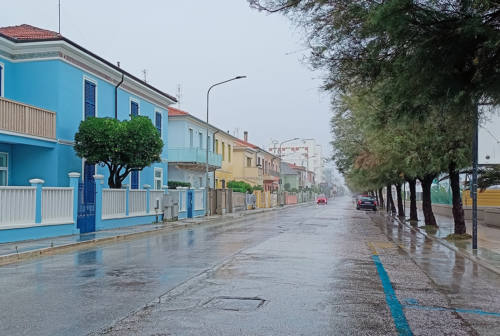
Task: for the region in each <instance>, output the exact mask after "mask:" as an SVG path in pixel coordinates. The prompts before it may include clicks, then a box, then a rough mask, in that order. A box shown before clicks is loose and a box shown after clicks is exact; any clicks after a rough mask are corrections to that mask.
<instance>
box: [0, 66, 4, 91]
mask: <svg viewBox="0 0 500 336" xmlns="http://www.w3.org/2000/svg"><path fill="white" fill-rule="evenodd" d="M3 67H4V66H3V64H2V63H0V97H3V82H4V81H3Z"/></svg>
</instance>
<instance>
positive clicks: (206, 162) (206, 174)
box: [205, 76, 247, 214]
mask: <svg viewBox="0 0 500 336" xmlns="http://www.w3.org/2000/svg"><path fill="white" fill-rule="evenodd" d="M243 78H247V76H236V77H234V78H231V79H227V80H225V81H222V82H219V83H215V84H213V85H212V86H210V87H209V88H208V90H207V143H206V147H207V148H206V157H205V159H206V161H205V189H206V195H207V196H206V209H207V211H206V213H207V214H208V190H209V185H208V131H209V126H208V107H209V102H210V91H211V90H212V89H213V88H214V87H215V86H217V85H221V84H225V83H227V82H231V81H234V80H237V79H243Z"/></svg>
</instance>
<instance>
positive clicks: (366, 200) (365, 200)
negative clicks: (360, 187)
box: [356, 196, 377, 211]
mask: <svg viewBox="0 0 500 336" xmlns="http://www.w3.org/2000/svg"><path fill="white" fill-rule="evenodd" d="M356 209H357V210H360V209H370V210H373V211H377V201H376V200H375V198H374V197H371V196H360V197H358V201H357V202H356Z"/></svg>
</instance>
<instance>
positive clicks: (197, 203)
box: [193, 189, 205, 210]
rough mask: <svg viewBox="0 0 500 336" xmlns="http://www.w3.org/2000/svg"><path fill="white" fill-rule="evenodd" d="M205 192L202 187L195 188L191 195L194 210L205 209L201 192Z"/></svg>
mask: <svg viewBox="0 0 500 336" xmlns="http://www.w3.org/2000/svg"><path fill="white" fill-rule="evenodd" d="M204 193H205V190H204V189H200V190H195V191H194V195H193V208H194V210H203V209H205V204H203V203H204V202H203V199H204V197H203V194H204Z"/></svg>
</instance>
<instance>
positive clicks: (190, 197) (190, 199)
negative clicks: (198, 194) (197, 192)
mask: <svg viewBox="0 0 500 336" xmlns="http://www.w3.org/2000/svg"><path fill="white" fill-rule="evenodd" d="M186 198H187V204H186V205H187V217H188V218H193V203H194V202H193V199H194V192H193V190H190V189H189V190H187V197H186Z"/></svg>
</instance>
